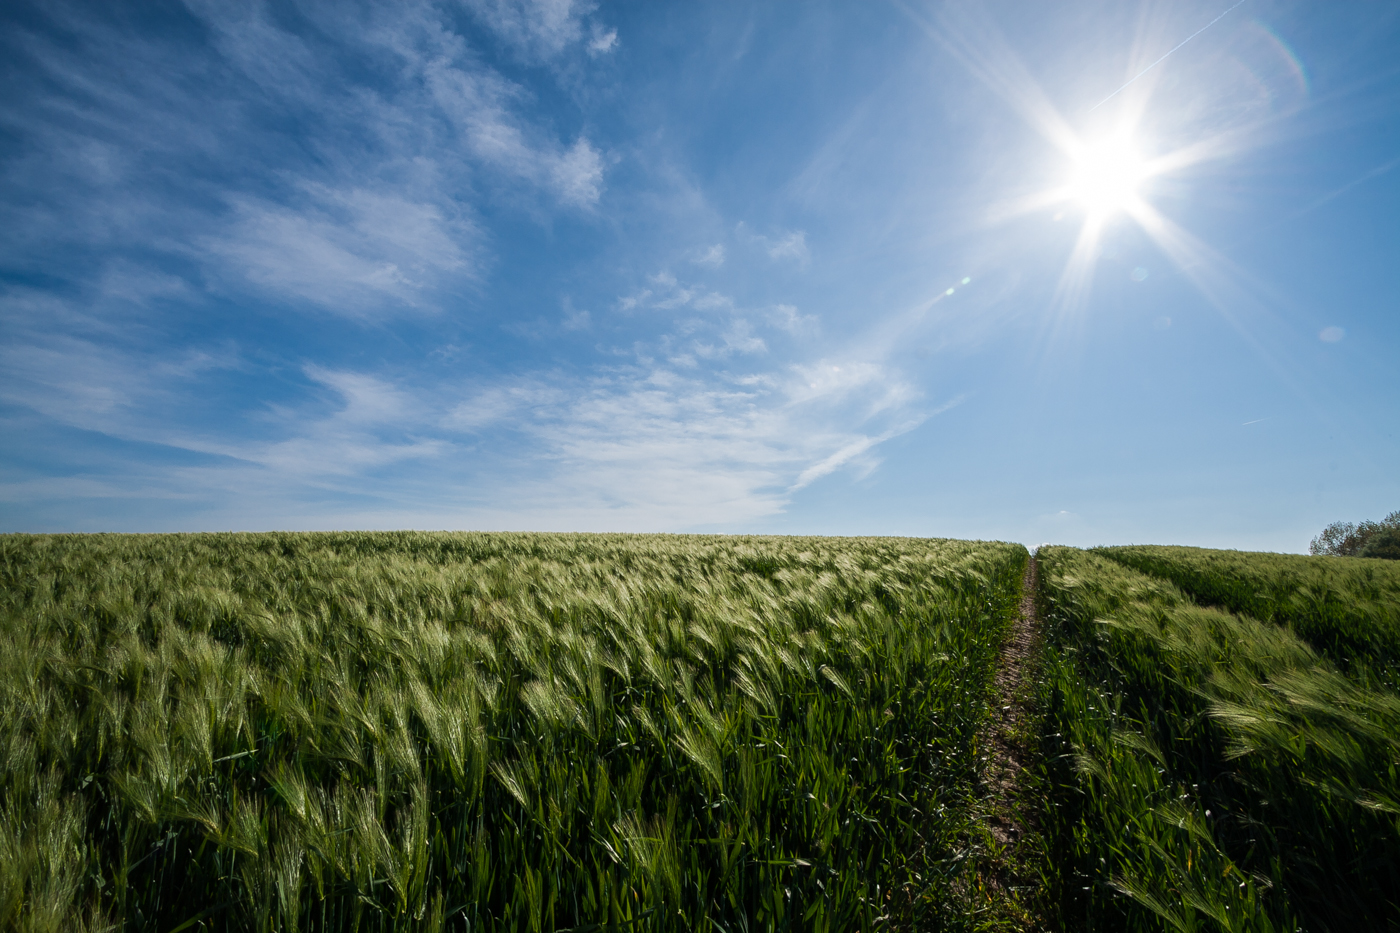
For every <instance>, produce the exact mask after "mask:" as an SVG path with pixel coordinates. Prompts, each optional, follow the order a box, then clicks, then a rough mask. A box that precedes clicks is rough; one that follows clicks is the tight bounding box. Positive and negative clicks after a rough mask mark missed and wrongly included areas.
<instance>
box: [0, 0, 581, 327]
mask: <svg viewBox="0 0 1400 933" xmlns="http://www.w3.org/2000/svg"><path fill="white" fill-rule="evenodd" d="M478 7H479V9H478V13H479V15H481V16H483V17H486V18H487V19H488V20H489V21H490V22H491V23H493V24H495V25H494V26H493V29H494V28H497V27H499V30H500V31H502V35H507V34H508V35H509V36H513V37H515V39H511V41H515V40H516V39H518V40H519V41H521V42H526V43H527V44H530V45H531V47H532V48H537V49H540V50H543V51H547V52H549V53H550V54H554V53H555V52H557V51H559V50H561V49H563V48H565V47H566V46H568V45H570V44H573V45H577V46H579V54H580V55H582V54H583V50H582V46H581V45H580V43H582V42H583V41H585V40H586V39H588V38H589V37H590V36H592V37H593V38H595V39H596V38H597V36H596V35H595V34H594V33H593V32H590V31H589V29H591V28H592V27H591V26H587V28H586V25H587V23H591V21H589V20H587V17H588V15H589V14H590V11H591V7H589V6H587V5H583V6H580V5H576V4H570V3H552V2H540V3H524V4H516V3H505V2H498V3H484V4H478ZM51 13H52V16H53V21H52V22H53V27H54V29H53V30H52V31H42V30H40V31H25V30H17V31H16V32H14V33H12V34H11V35H10V36H9V37H8V40H7V41H6V42H5V47H6V49H7V53H8V54H10V55H12V56H13V57H14V58H15V60H17V61H22V62H24V63H25V66H26V68H27V69H28V70H27V71H26V72H25V74H26V76H27V78H26V80H29V81H30V82H31V86H29V87H28V88H26V90H25V93H23V94H16V95H12V96H9V100H8V102H7V103H4V104H0V119H3V121H4V123H5V125H6V126H7V127H8V128H9V131H10V132H12V133H15V134H17V135H18V136H19V137H20V138H22V139H24V140H25V147H24V149H23V155H21V156H20V157H19V158H12V159H9V160H7V162H6V166H5V182H6V185H5V190H6V191H7V194H3V195H0V219H3V220H4V221H5V223H4V226H5V227H6V228H7V229H9V230H11V231H17V230H23V231H25V236H24V238H23V240H18V239H16V238H15V237H14V236H13V235H11V236H9V237H5V236H4V235H3V234H0V241H8V246H7V250H8V252H9V254H10V255H11V256H12V257H13V256H18V255H27V256H28V257H30V258H29V259H28V261H29V262H31V263H33V264H36V265H39V266H45V265H52V266H53V274H56V275H59V276H61V277H63V278H64V279H67V280H70V281H71V280H73V279H75V278H76V279H81V278H82V276H83V275H84V274H85V273H84V272H83V271H81V270H82V269H84V268H86V267H85V266H82V265H74V264H71V263H70V264H58V263H53V262H52V260H51V259H50V258H49V257H53V256H58V255H62V254H63V253H64V252H65V250H68V249H74V248H81V249H93V248H101V249H106V250H112V249H115V250H118V251H137V250H139V252H140V254H141V256H140V258H139V259H138V258H137V257H135V256H132V257H131V258H130V259H129V260H128V262H127V266H128V268H131V269H135V268H138V267H140V268H142V269H143V270H145V271H144V272H143V273H142V274H145V275H147V277H148V278H150V277H151V276H153V275H156V274H161V275H165V276H166V277H167V278H170V277H175V278H181V279H184V280H185V281H186V282H187V283H190V280H191V275H192V270H191V266H190V263H191V262H193V263H194V264H195V265H194V269H196V270H199V271H198V273H196V274H198V275H203V276H207V277H208V278H209V279H210V280H211V281H213V282H216V283H218V285H219V287H220V288H221V289H222V290H223V291H224V292H226V293H227V292H230V291H232V292H237V291H239V290H240V289H243V290H248V291H250V292H251V293H254V294H257V295H260V296H262V297H265V298H271V299H272V300H274V301H276V302H279V303H281V304H284V305H289V306H294V307H314V308H320V309H332V310H337V311H343V312H345V313H347V314H351V315H354V316H360V317H363V316H367V315H370V314H373V313H382V312H393V311H395V310H398V311H402V310H406V309H420V310H421V309H430V308H434V307H437V306H438V301H437V298H438V296H439V295H440V294H442V293H443V292H449V293H452V292H455V291H457V290H459V289H460V288H461V287H462V286H464V285H466V286H472V285H474V283H477V282H479V281H480V275H481V271H482V269H483V268H484V266H485V265H486V264H488V263H489V256H488V255H487V251H488V244H489V239H488V238H487V237H485V236H484V235H483V232H482V226H481V221H480V211H481V207H482V204H483V203H484V201H485V200H487V199H489V198H490V197H495V196H498V193H500V192H507V193H508V192H510V191H511V190H513V189H518V190H519V191H520V192H521V195H522V196H527V197H534V198H536V199H537V200H538V201H539V208H537V210H538V211H543V212H545V213H548V212H551V211H555V210H561V209H562V210H579V209H585V210H591V209H592V208H593V207H594V206H595V205H597V203H598V201H599V199H600V197H602V194H603V192H604V189H605V174H606V170H607V156H606V154H605V153H604V152H603V151H602V150H600V149H599V148H598V147H597V146H596V145H594V143H593V142H592V141H591V140H590V139H589V138H588V137H587V135H585V134H583V133H581V132H572V133H563V134H560V133H558V132H556V130H555V129H554V127H555V125H556V120H554V119H553V118H551V119H549V120H540V119H539V107H538V104H537V102H536V101H535V100H534V98H533V96H532V94H531V93H529V92H527V90H526V89H525V88H523V87H522V86H520V85H519V84H517V83H515V82H513V81H512V80H510V79H508V78H506V77H505V76H503V75H502V74H501V73H500V72H499V71H498V70H496V69H493V68H491V67H490V66H488V65H486V64H484V63H483V62H482V61H481V60H480V56H479V55H478V54H477V52H476V51H475V50H473V49H472V48H471V47H470V46H469V45H468V43H467V41H466V39H465V38H463V36H461V35H459V34H458V33H457V32H455V31H454V28H453V23H452V19H451V17H450V16H449V15H448V13H447V11H444V10H441V9H439V8H438V7H437V6H435V5H433V4H431V3H426V2H410V3H406V4H401V5H398V6H396V7H395V8H394V10H393V12H392V14H391V13H389V12H388V11H387V10H377V11H376V10H369V11H364V10H360V9H358V8H351V7H338V6H325V7H308V8H304V9H302V10H301V13H300V14H299V15H301V16H303V17H304V18H305V19H306V20H307V21H309V22H311V23H312V24H313V25H314V28H311V29H302V30H301V31H299V32H293V31H291V27H290V26H288V25H287V22H288V21H287V20H286V19H285V18H282V17H278V16H274V15H272V14H271V13H270V12H269V11H268V9H266V8H264V7H261V6H258V5H252V6H248V5H244V6H228V5H226V4H212V3H204V2H195V0H191V3H190V4H189V5H188V13H189V15H192V16H193V17H194V18H195V19H196V20H198V21H199V23H200V26H201V27H202V29H203V30H204V35H205V36H207V42H208V44H207V45H200V44H199V43H197V42H196V43H191V42H190V41H188V40H189V36H181V37H180V39H179V41H177V40H176V38H175V37H174V36H173V34H162V33H160V32H156V31H146V32H139V31H137V30H136V29H135V27H134V26H132V25H131V24H130V23H129V22H126V21H124V20H121V19H119V18H116V17H113V18H106V17H103V16H95V15H89V14H88V13H81V14H80V13H78V12H76V11H73V10H69V9H68V8H67V7H64V6H55V7H53V8H52V10H51ZM58 34H61V35H62V36H63V38H62V40H61V41H60V40H59V39H57V38H55V36H56V35H58ZM60 217H61V218H62V222H58V221H57V220H56V218H60ZM240 283H241V284H240ZM191 284H192V283H191ZM192 296H193V293H191V295H190V296H187V297H192Z"/></svg>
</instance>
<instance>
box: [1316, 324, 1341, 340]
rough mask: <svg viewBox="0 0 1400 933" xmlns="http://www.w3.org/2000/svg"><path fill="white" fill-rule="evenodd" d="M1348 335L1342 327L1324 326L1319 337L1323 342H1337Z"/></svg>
mask: <svg viewBox="0 0 1400 933" xmlns="http://www.w3.org/2000/svg"><path fill="white" fill-rule="evenodd" d="M1346 335H1347V332H1346V331H1344V330H1342V329H1341V328H1340V327H1324V328H1322V330H1321V331H1320V332H1319V333H1318V335H1317V339H1318V340H1321V341H1322V342H1323V343H1336V342H1337V341H1338V340H1341V339H1342V338H1343V337H1345V336H1346Z"/></svg>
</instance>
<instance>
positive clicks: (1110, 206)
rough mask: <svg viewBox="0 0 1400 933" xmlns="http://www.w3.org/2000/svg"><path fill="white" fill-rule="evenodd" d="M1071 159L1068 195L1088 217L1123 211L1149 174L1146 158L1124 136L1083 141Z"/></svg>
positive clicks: (1136, 196)
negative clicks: (1082, 208) (1089, 141)
mask: <svg viewBox="0 0 1400 933" xmlns="http://www.w3.org/2000/svg"><path fill="white" fill-rule="evenodd" d="M1073 158H1074V168H1073V170H1072V172H1071V174H1070V179H1069V185H1068V194H1069V197H1070V199H1071V200H1074V201H1078V202H1079V203H1080V204H1081V205H1083V207H1084V209H1085V210H1086V211H1088V213H1089V214H1090V216H1092V217H1098V218H1103V217H1107V216H1108V215H1110V214H1116V213H1117V212H1119V211H1122V210H1127V209H1128V208H1129V207H1131V206H1132V205H1133V203H1134V202H1135V201H1136V200H1137V198H1138V189H1139V188H1140V187H1141V186H1142V183H1143V182H1144V181H1146V180H1147V177H1148V175H1149V169H1148V163H1147V160H1146V159H1144V158H1143V157H1142V155H1141V154H1140V153H1139V152H1138V150H1137V148H1136V147H1135V146H1134V145H1133V143H1132V140H1130V139H1128V138H1127V137H1126V136H1109V137H1106V138H1104V139H1100V140H1098V141H1096V142H1092V143H1086V144H1084V145H1083V146H1082V147H1080V148H1079V151H1078V152H1076V153H1074V156H1073Z"/></svg>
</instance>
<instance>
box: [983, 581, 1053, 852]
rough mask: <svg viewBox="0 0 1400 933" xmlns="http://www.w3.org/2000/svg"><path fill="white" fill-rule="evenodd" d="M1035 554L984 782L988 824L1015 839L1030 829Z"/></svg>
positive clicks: (999, 682)
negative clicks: (1024, 802) (1026, 793)
mask: <svg viewBox="0 0 1400 933" xmlns="http://www.w3.org/2000/svg"><path fill="white" fill-rule="evenodd" d="M1036 578H1037V572H1036V562H1035V557H1034V556H1032V557H1031V559H1030V560H1029V561H1028V562H1027V563H1026V575H1025V578H1024V580H1023V581H1022V583H1021V605H1020V608H1019V611H1018V612H1017V613H1016V622H1015V623H1014V624H1013V625H1012V627H1011V634H1010V635H1009V636H1008V637H1007V639H1006V641H1005V643H1003V644H1002V647H1001V658H1000V659H999V661H998V663H997V673H996V677H995V678H994V679H993V681H992V683H993V685H994V697H995V706H994V707H993V709H992V718H991V721H990V723H989V724H988V734H987V735H986V737H985V739H986V742H987V744H986V748H987V752H988V754H987V765H986V768H985V770H984V771H983V777H982V780H983V783H984V785H985V788H986V792H987V798H988V800H989V802H990V803H991V804H992V812H991V814H990V815H989V817H988V820H987V824H988V828H989V829H990V830H991V832H992V837H993V838H994V839H996V841H997V843H998V844H1000V845H1004V846H1012V845H1015V844H1016V843H1017V842H1018V841H1020V839H1021V838H1022V837H1023V836H1024V835H1025V833H1026V829H1027V827H1025V826H1023V825H1021V823H1022V822H1023V820H1024V816H1025V814H1024V812H1022V808H1021V807H1019V806H1017V804H1018V803H1019V797H1020V789H1021V780H1020V778H1021V772H1022V770H1023V769H1024V768H1025V766H1026V764H1027V763H1028V757H1029V755H1030V754H1031V753H1032V749H1030V748H1028V747H1027V746H1026V743H1027V741H1028V739H1029V738H1030V737H1029V736H1027V735H1026V726H1027V723H1028V722H1029V721H1030V709H1029V706H1030V702H1031V698H1030V696H1029V693H1030V691H1029V689H1028V687H1029V684H1028V683H1027V676H1028V673H1029V672H1028V670H1027V668H1028V667H1029V666H1030V664H1031V663H1032V660H1033V657H1034V655H1035V651H1036V647H1037V645H1038V642H1039V639H1040V620H1039V618H1038V617H1037V615H1036V609H1035V588H1036Z"/></svg>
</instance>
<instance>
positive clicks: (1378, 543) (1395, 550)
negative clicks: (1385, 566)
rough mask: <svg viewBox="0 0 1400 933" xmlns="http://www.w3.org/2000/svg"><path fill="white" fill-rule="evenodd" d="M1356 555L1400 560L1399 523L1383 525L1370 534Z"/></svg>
mask: <svg viewBox="0 0 1400 933" xmlns="http://www.w3.org/2000/svg"><path fill="white" fill-rule="evenodd" d="M1356 556H1357V557H1379V558H1382V559H1383V560H1400V524H1397V525H1388V526H1385V527H1383V528H1381V530H1380V531H1378V532H1376V533H1375V534H1373V535H1371V537H1370V538H1368V539H1367V540H1366V543H1365V544H1364V545H1362V547H1361V550H1360V551H1359V552H1358V553H1357V555H1356Z"/></svg>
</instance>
